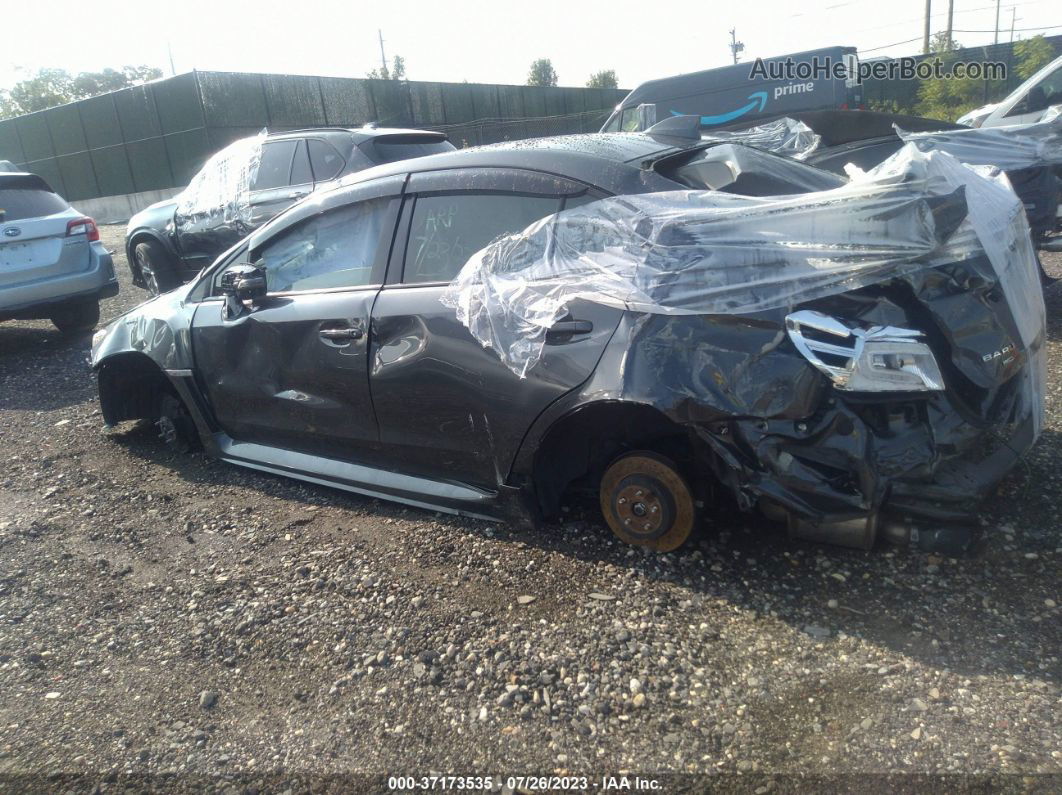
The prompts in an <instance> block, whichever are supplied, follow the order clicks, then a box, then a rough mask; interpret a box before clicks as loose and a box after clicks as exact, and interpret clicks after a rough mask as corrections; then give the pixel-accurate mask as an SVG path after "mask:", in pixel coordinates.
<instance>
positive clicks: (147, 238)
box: [125, 230, 173, 287]
mask: <svg viewBox="0 0 1062 795" xmlns="http://www.w3.org/2000/svg"><path fill="white" fill-rule="evenodd" d="M147 242H152V243H158V244H159V245H160V246H161V247H162V250H163V251H165V252H166V256H168V257H170V258H171V259H172V257H173V255H172V254H171V253H170V250H169V248H167V246H166V244H165V243H163V242H162V241H161V240H159V238H158V236H156V235H154V234H152V233H151V232H147V231H145V230H140V231H139V232H134V233H133V236H132V237H131V238H129V241H128V242H127V243H126V244H125V258H126V260H127V261H128V262H129V270H130V271H131V272H132V274H133V281H134V283H135V284H136V285H137V286H138V287H143V286H144V285H143V279H144V276H143V274H142V273H141V272H140V265H139V264H138V263H137V261H136V247H137V245H139V244H140V243H147Z"/></svg>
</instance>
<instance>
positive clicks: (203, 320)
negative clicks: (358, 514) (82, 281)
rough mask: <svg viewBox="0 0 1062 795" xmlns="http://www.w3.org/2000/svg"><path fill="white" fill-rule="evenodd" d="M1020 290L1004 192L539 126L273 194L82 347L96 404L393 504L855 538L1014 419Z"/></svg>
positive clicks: (942, 168)
mask: <svg viewBox="0 0 1062 795" xmlns="http://www.w3.org/2000/svg"><path fill="white" fill-rule="evenodd" d="M1044 339H1045V331H1044V311H1043V299H1042V294H1041V292H1040V286H1039V282H1038V280H1037V271H1036V266H1035V261H1034V258H1033V252H1032V249H1031V245H1030V243H1029V234H1028V227H1027V225H1026V223H1025V219H1024V215H1023V213H1022V212H1021V205H1020V203H1019V202H1018V201H1017V199H1016V198H1015V197H1014V194H1013V192H1012V191H1011V190H1010V189H1009V187H1007V186H1006V185H1005V184H1002V183H999V182H995V181H992V180H990V179H986V178H984V177H982V176H979V175H978V174H976V173H974V172H973V171H971V170H970V169H968V168H966V167H964V166H962V165H961V164H959V163H958V162H957V161H955V160H953V159H952V158H950V156H948V155H946V154H941V153H930V154H923V153H920V152H918V151H917V150H916V149H914V147H908V148H906V149H904V150H903V151H902V152H900V153H898V154H897V155H896V156H895V157H894V158H892V159H890V160H889V161H888V162H887V163H885V164H883V165H882V166H881V167H879V168H878V169H876V170H875V171H874V172H871V173H869V174H867V175H865V176H864V177H862V178H860V179H859V180H853V181H851V182H849V181H848V180H845V179H843V178H841V177H838V176H835V175H833V174H829V173H827V172H824V171H820V170H818V169H816V168H813V167H810V166H807V165H804V164H802V163H798V162H795V161H792V160H788V159H785V158H780V157H776V156H773V155H770V154H766V153H763V152H759V151H757V150H754V149H749V148H747V147H743V146H741V145H737V144H731V143H719V142H714V141H712V142H700V141H696V142H693V141H683V140H680V139H676V138H668V137H661V136H654V135H652V134H646V135H642V134H635V135H609V134H603V135H589V136H571V137H565V138H557V139H539V140H535V141H524V142H518V143H510V144H502V145H496V146H491V147H483V148H478V149H469V150H462V151H457V152H451V153H446V154H440V155H433V156H428V157H424V158H420V159H417V160H412V161H405V162H400V163H393V164H388V165H385V166H381V167H378V168H374V169H372V170H369V171H366V172H363V173H360V174H358V175H356V176H355V177H353V178H349V179H347V180H346V181H344V183H343V184H342V185H341V186H340V187H338V188H337V189H336V190H333V191H330V192H329V193H326V194H322V195H315V196H313V197H312V198H311V199H309V200H307V201H304V202H302V203H300V204H299V205H296V206H295V207H293V208H292V209H290V210H288V211H287V212H286V213H284V214H283V215H281V216H279V217H278V218H276V219H274V220H273V221H272V222H270V223H269V224H268V225H267V226H265V227H263V228H262V229H260V230H258V231H257V232H255V233H254V234H252V235H251V236H250V237H249V238H247V239H246V240H244V241H243V242H242V243H241V244H239V245H237V246H236V247H234V248H233V249H231V250H230V251H229V252H227V253H226V254H224V255H222V256H221V257H220V258H219V259H218V261H217V262H215V263H214V265H213V266H212V267H210V268H207V269H206V270H205V271H204V272H203V273H202V274H201V275H200V276H199V277H198V278H197V279H196V280H195V281H193V282H192V283H190V284H188V285H185V286H183V287H181V288H178V289H177V290H175V291H173V292H170V293H168V294H165V295H162V296H159V297H158V298H156V299H154V300H152V301H149V302H148V303H146V304H143V305H142V306H140V307H138V308H137V309H135V310H133V311H132V312H130V313H128V314H126V315H124V316H123V317H120V318H118V319H117V320H116V321H114V322H113V323H112V324H111V325H110V326H109V327H108V328H107V329H106V330H104V331H101V332H100V333H99V334H98V335H97V337H96V339H95V341H94V346H93V353H92V365H93V368H94V369H95V370H96V372H97V373H98V376H99V391H100V400H101V405H102V410H103V416H104V418H105V421H106V422H107V423H108V424H115V423H117V422H120V421H123V420H131V419H141V418H142V419H147V420H150V421H153V422H155V423H157V425H158V427H159V429H160V435H161V436H162V437H163V438H164V439H165V440H166V441H167V442H168V443H170V444H173V445H175V446H179V447H186V446H188V445H190V444H202V445H203V447H204V448H205V449H206V450H207V451H208V452H209V453H212V454H213V455H216V456H218V457H220V458H222V459H224V460H226V461H229V462H231V463H234V464H238V465H242V466H247V467H251V468H254V469H258V470H263V471H267V472H273V473H277V474H283V475H288V476H292V477H296V478H301V479H304V480H309V481H312V482H315V483H320V484H325V485H330V486H334V487H338V488H343V489H348V490H350V491H354V492H358V493H362V494H368V495H372V496H377V497H382V498H386V499H391V500H395V501H398V502H403V503H406V504H411V505H416V506H422V507H429V508H434V509H438V510H444V511H450V512H454V513H459V514H464V515H471V516H477V517H484V518H489V519H497V520H509V521H526V522H531V523H537V522H538V521H539V520H541V519H548V518H549V517H551V516H554V515H556V514H557V513H558V511H559V509H560V506H561V504H562V502H563V501H564V500H565V499H566V497H567V496H568V495H570V494H572V493H573V492H576V491H581V492H583V493H589V494H591V495H593V496H594V498H595V499H596V501H598V502H599V503H600V506H601V511H602V514H603V517H604V519H605V521H606V522H607V523H608V525H609V527H610V528H611V529H612V530H613V531H614V532H615V533H616V535H617V536H619V537H620V538H622V539H624V540H625V541H628V542H630V543H633V544H638V545H642V546H646V547H649V548H652V549H655V550H658V551H668V550H672V549H675V548H677V547H678V546H680V545H681V544H682V543H683V542H685V541H686V539H687V538H688V537H689V536H690V534H691V533H692V532H693V530H694V529H695V528H696V526H697V524H698V519H699V518H700V517H704V516H711V515H713V514H714V513H717V512H723V511H728V510H730V509H732V508H733V507H735V506H736V508H738V509H740V510H741V511H745V512H756V513H758V514H765V515H766V516H768V517H770V518H774V519H779V520H783V521H785V522H787V524H788V526H789V528H790V530H791V532H793V533H794V534H796V535H800V536H804V537H811V538H818V539H823V540H830V541H834V542H837V543H842V544H846V545H851V546H858V547H864V548H866V547H869V546H871V545H872V544H873V543H874V541H875V538H876V537H877V536H878V535H879V534H880V531H881V529H882V528H891V529H892V530H895V528H897V527H900V528H902V527H906V526H909V523H910V522H912V521H929V522H931V523H933V524H934V525H936V524H938V523H942V522H943V523H960V524H961V523H964V522H969V520H970V518H971V513H972V512H973V511H975V510H976V504H977V501H978V500H979V499H980V498H981V497H983V496H984V495H985V494H986V493H987V492H988V491H989V490H991V489H992V488H993V487H994V485H995V484H996V483H997V482H998V481H999V480H1000V479H1001V478H1002V477H1003V476H1004V474H1005V473H1006V472H1007V471H1008V470H1009V469H1010V468H1011V467H1012V466H1013V465H1014V463H1015V462H1016V461H1017V459H1018V457H1019V456H1020V455H1021V454H1022V453H1023V452H1024V451H1025V450H1027V449H1028V448H1029V447H1030V446H1031V445H1032V444H1033V442H1034V441H1035V439H1036V438H1037V436H1038V434H1039V432H1040V427H1041V423H1042V413H1043V390H1044V385H1043V346H1044Z"/></svg>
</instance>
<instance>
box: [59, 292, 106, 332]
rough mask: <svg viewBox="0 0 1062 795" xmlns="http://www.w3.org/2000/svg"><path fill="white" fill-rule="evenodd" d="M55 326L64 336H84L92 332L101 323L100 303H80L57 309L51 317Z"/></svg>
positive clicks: (91, 301) (92, 301)
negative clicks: (87, 332)
mask: <svg viewBox="0 0 1062 795" xmlns="http://www.w3.org/2000/svg"><path fill="white" fill-rule="evenodd" d="M51 321H52V325H54V326H55V327H56V328H57V329H59V331H60V332H61V333H63V334H83V333H85V332H86V331H92V329H94V328H96V324H97V323H99V322H100V304H99V301H97V300H95V299H92V300H90V301H78V302H77V303H74V304H67V305H66V306H64V307H62V308H61V309H57V310H56V311H55V314H54V315H52V317H51Z"/></svg>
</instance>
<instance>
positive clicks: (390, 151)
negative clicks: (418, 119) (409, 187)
mask: <svg viewBox="0 0 1062 795" xmlns="http://www.w3.org/2000/svg"><path fill="white" fill-rule="evenodd" d="M371 150H372V151H374V152H375V155H376V156H375V160H376V162H377V163H394V162H395V161H397V160H407V159H409V158H411V157H424V156H426V155H437V154H440V153H442V152H452V151H454V145H453V144H452V143H450V142H449V141H402V142H396V141H388V140H387V139H386V138H377V139H376V140H375V141H373V145H372V147H371Z"/></svg>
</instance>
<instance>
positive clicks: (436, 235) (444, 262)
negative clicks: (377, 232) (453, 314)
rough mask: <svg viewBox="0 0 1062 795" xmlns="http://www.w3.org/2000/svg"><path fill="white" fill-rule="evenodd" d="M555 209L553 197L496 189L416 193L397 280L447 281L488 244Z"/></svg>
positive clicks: (409, 282)
mask: <svg viewBox="0 0 1062 795" xmlns="http://www.w3.org/2000/svg"><path fill="white" fill-rule="evenodd" d="M559 209H560V199H559V198H558V197H543V196H519V195H514V194H500V193H478V194H477V193H462V194H450V195H440V196H421V197H418V198H417V200H416V204H415V205H414V207H413V220H412V223H411V225H410V230H409V244H408V246H407V248H406V263H405V269H404V272H403V277H402V281H403V282H405V283H407V284H418V283H424V282H440V281H447V282H448V281H451V280H452V279H453V278H454V277H455V276H456V275H457V273H458V271H460V270H461V266H462V265H464V264H465V262H467V261H468V258H469V257H471V256H472V255H473V254H475V253H476V252H477V251H479V250H480V249H481V248H483V247H484V246H486V245H487V244H488V243H490V242H491V241H493V240H494V239H496V238H498V237H501V236H503V235H511V234H514V233H516V232H520V231H521V230H523V229H525V228H526V227H528V226H530V225H531V224H532V223H534V222H535V221H537V220H539V219H540V218H545V217H546V216H547V215H552V214H553V213H555V212H557V211H558V210H559Z"/></svg>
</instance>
